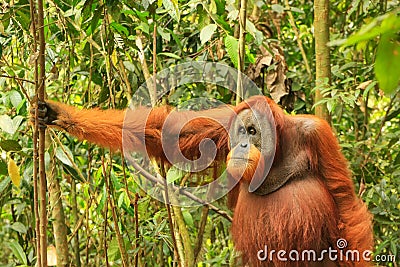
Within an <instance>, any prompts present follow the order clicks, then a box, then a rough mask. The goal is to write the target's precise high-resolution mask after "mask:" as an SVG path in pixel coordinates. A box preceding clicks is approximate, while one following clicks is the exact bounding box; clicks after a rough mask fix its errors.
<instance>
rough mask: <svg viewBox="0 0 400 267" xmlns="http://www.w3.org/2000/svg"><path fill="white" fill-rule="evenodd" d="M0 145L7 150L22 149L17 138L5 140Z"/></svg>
mask: <svg viewBox="0 0 400 267" xmlns="http://www.w3.org/2000/svg"><path fill="white" fill-rule="evenodd" d="M0 147H1V148H2V149H4V150H5V151H7V152H8V151H20V150H21V149H22V147H21V145H20V144H19V143H18V141H15V140H4V141H1V142H0Z"/></svg>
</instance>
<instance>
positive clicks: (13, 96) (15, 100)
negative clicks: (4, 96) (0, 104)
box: [9, 90, 22, 108]
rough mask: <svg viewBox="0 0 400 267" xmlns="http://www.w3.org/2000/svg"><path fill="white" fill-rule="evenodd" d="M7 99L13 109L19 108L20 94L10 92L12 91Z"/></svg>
mask: <svg viewBox="0 0 400 267" xmlns="http://www.w3.org/2000/svg"><path fill="white" fill-rule="evenodd" d="M9 98H10V101H11V104H12V105H13V106H14V107H15V108H17V107H18V106H19V104H20V103H21V101H22V97H21V94H20V93H18V92H17V91H15V90H12V91H11V92H10V94H9Z"/></svg>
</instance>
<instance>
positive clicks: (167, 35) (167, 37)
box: [157, 27, 171, 42]
mask: <svg viewBox="0 0 400 267" xmlns="http://www.w3.org/2000/svg"><path fill="white" fill-rule="evenodd" d="M157 32H158V34H160V35H161V37H162V38H163V39H164V40H165V41H168V42H169V41H170V40H171V34H170V33H169V32H165V31H164V30H163V28H161V27H157Z"/></svg>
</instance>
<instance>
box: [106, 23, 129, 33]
mask: <svg viewBox="0 0 400 267" xmlns="http://www.w3.org/2000/svg"><path fill="white" fill-rule="evenodd" d="M110 27H111V28H113V29H114V30H116V31H117V32H118V33H119V34H124V35H126V36H128V35H129V31H128V29H127V28H125V27H124V26H122V25H121V24H119V23H116V22H111V24H110Z"/></svg>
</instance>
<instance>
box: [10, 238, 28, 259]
mask: <svg viewBox="0 0 400 267" xmlns="http://www.w3.org/2000/svg"><path fill="white" fill-rule="evenodd" d="M8 246H9V248H10V249H11V251H12V252H13V254H14V256H15V257H16V258H17V259H18V261H19V262H20V263H22V264H25V265H27V264H28V262H27V260H26V255H25V252H24V250H23V248H22V247H21V245H20V244H19V243H18V242H17V241H15V240H13V241H11V242H10V243H8Z"/></svg>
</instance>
